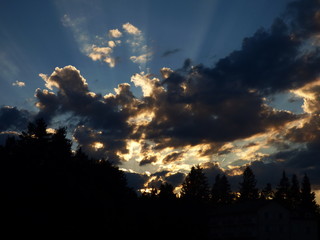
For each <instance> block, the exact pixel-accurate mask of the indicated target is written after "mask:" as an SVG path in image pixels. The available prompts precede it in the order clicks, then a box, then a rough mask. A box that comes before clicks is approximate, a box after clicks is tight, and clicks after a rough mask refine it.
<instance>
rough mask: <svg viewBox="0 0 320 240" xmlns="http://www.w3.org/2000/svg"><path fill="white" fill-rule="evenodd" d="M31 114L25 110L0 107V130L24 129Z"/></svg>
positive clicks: (31, 116) (31, 118)
mask: <svg viewBox="0 0 320 240" xmlns="http://www.w3.org/2000/svg"><path fill="white" fill-rule="evenodd" d="M33 117H34V116H33V114H32V113H30V112H29V111H27V110H23V109H18V108H16V107H11V106H4V107H1V108H0V132H3V131H22V130H25V129H26V127H27V125H28V122H29V121H32V120H33Z"/></svg>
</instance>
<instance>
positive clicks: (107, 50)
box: [61, 15, 153, 68]
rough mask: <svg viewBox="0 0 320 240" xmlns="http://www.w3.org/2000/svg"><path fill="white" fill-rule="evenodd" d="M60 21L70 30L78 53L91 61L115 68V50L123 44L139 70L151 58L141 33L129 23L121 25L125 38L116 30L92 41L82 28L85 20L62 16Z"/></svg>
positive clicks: (109, 31) (150, 52)
mask: <svg viewBox="0 0 320 240" xmlns="http://www.w3.org/2000/svg"><path fill="white" fill-rule="evenodd" d="M61 21H62V24H63V26H65V27H68V28H70V29H71V31H72V33H73V35H74V38H75V40H76V41H77V43H78V46H79V48H80V51H81V52H82V53H83V54H85V55H87V56H88V57H89V58H91V59H92V60H93V61H101V62H104V63H106V64H108V65H109V67H111V68H113V67H115V66H116V63H117V61H116V59H118V57H116V55H115V54H116V48H118V47H120V46H121V43H123V42H124V43H125V44H127V46H129V49H130V50H131V53H132V56H131V57H130V58H129V60H131V61H132V62H133V63H136V64H139V66H140V68H145V65H146V63H147V62H148V61H150V60H151V58H152V55H153V54H152V51H151V50H150V49H149V48H148V46H147V44H146V41H145V38H144V36H143V33H142V31H141V30H140V29H138V28H137V27H136V26H134V25H133V24H131V23H129V22H128V23H125V24H123V25H122V29H123V31H124V32H125V33H126V34H127V36H124V35H123V33H122V32H121V31H120V30H119V29H117V28H116V29H110V30H108V31H107V34H106V36H96V37H95V41H93V40H92V39H91V38H90V34H89V32H88V30H87V29H85V28H84V26H85V25H86V19H85V18H75V19H72V18H71V17H70V16H69V15H64V16H63V18H62V20H61ZM93 42H94V43H93Z"/></svg>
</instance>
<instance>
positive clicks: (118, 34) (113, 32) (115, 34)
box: [108, 29, 122, 38]
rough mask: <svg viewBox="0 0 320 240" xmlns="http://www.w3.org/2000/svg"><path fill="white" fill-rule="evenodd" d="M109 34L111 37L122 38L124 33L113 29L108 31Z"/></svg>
mask: <svg viewBox="0 0 320 240" xmlns="http://www.w3.org/2000/svg"><path fill="white" fill-rule="evenodd" d="M108 36H109V37H110V38H120V37H122V33H121V32H120V31H119V30H118V29H111V30H109V31H108Z"/></svg>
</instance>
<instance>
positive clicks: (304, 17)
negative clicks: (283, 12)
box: [287, 0, 320, 38]
mask: <svg viewBox="0 0 320 240" xmlns="http://www.w3.org/2000/svg"><path fill="white" fill-rule="evenodd" d="M319 9H320V2H319V0H308V1H303V0H301V1H293V2H292V3H289V5H288V12H287V16H288V18H289V19H290V20H291V22H290V23H291V26H292V28H293V29H294V33H295V34H296V35H297V36H298V37H303V38H306V37H310V36H313V35H314V34H315V33H317V32H319V31H320V10H319Z"/></svg>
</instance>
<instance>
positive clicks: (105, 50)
mask: <svg viewBox="0 0 320 240" xmlns="http://www.w3.org/2000/svg"><path fill="white" fill-rule="evenodd" d="M109 46H110V47H97V46H95V45H93V46H92V51H91V52H90V53H89V55H88V57H90V58H91V59H92V60H93V61H98V60H100V61H103V62H105V63H107V64H109V67H111V68H113V67H115V65H116V60H115V58H113V57H112V56H111V54H112V48H113V47H115V46H116V45H115V43H114V42H112V44H109Z"/></svg>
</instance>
